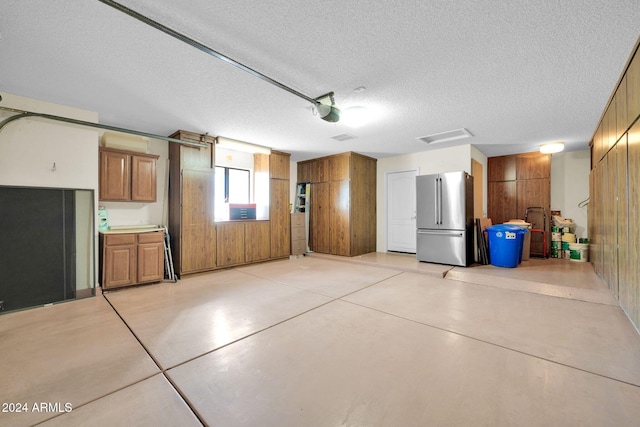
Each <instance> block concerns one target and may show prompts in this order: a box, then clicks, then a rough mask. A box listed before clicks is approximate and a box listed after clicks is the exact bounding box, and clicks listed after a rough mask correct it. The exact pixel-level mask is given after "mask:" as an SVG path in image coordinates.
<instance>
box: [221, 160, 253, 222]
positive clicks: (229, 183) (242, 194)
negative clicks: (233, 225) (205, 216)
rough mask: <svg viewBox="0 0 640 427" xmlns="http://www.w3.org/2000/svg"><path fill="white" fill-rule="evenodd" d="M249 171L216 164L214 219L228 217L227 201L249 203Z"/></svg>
mask: <svg viewBox="0 0 640 427" xmlns="http://www.w3.org/2000/svg"><path fill="white" fill-rule="evenodd" d="M250 172H251V171H248V170H246V169H235V168H229V167H224V166H216V172H215V173H216V176H215V183H216V184H215V185H216V188H215V210H216V214H215V219H216V220H222V221H224V220H227V219H229V203H249V202H250V200H251V175H250Z"/></svg>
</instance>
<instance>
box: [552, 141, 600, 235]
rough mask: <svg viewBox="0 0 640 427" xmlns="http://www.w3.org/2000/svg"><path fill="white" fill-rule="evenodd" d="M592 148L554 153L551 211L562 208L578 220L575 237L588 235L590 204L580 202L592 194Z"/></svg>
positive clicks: (566, 215)
mask: <svg viewBox="0 0 640 427" xmlns="http://www.w3.org/2000/svg"><path fill="white" fill-rule="evenodd" d="M590 155H591V154H590V152H589V150H584V151H569V152H564V153H558V154H553V155H552V156H551V210H559V211H561V213H562V216H563V217H565V218H571V219H573V222H575V223H576V226H577V227H576V236H577V237H589V236H588V235H587V207H586V206H585V207H583V208H579V207H578V204H579V203H580V202H582V201H583V200H585V199H587V198H588V197H589V171H590V169H591V160H590Z"/></svg>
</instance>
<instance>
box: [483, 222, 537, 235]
mask: <svg viewBox="0 0 640 427" xmlns="http://www.w3.org/2000/svg"><path fill="white" fill-rule="evenodd" d="M486 229H487V230H488V231H520V232H523V233H526V232H527V229H526V228H523V227H521V226H519V225H513V224H495V225H492V226H490V227H487V228H486Z"/></svg>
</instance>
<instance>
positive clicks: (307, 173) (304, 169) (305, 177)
mask: <svg viewBox="0 0 640 427" xmlns="http://www.w3.org/2000/svg"><path fill="white" fill-rule="evenodd" d="M312 164H313V162H299V163H298V182H311V165H312Z"/></svg>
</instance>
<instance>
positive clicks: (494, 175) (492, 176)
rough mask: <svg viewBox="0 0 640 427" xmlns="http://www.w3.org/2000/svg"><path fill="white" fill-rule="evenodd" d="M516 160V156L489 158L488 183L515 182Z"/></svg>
mask: <svg viewBox="0 0 640 427" xmlns="http://www.w3.org/2000/svg"><path fill="white" fill-rule="evenodd" d="M515 179H516V158H515V157H514V156H498V157H489V158H488V159H487V181H489V182H492V181H494V182H495V181H515Z"/></svg>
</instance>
